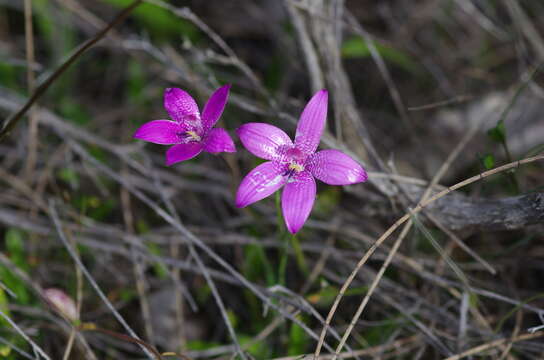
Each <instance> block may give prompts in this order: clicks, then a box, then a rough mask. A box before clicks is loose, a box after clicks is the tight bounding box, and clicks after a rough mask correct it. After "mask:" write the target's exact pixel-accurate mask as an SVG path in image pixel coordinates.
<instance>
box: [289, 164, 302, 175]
mask: <svg viewBox="0 0 544 360" xmlns="http://www.w3.org/2000/svg"><path fill="white" fill-rule="evenodd" d="M289 170H290V171H294V172H297V173H299V172H301V171H302V170H304V165H302V164H299V163H297V162H292V163H290V164H289Z"/></svg>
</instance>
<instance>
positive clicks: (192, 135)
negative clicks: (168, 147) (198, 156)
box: [177, 130, 202, 144]
mask: <svg viewBox="0 0 544 360" xmlns="http://www.w3.org/2000/svg"><path fill="white" fill-rule="evenodd" d="M177 136H178V138H179V139H180V141H181V142H182V143H183V144H186V143H191V142H200V141H202V137H201V136H200V135H199V134H198V133H197V132H196V131H193V130H187V131H180V132H178V133H177Z"/></svg>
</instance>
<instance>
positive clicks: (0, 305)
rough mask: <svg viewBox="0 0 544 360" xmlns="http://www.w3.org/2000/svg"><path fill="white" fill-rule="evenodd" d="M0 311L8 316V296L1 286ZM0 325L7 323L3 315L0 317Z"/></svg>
mask: <svg viewBox="0 0 544 360" xmlns="http://www.w3.org/2000/svg"><path fill="white" fill-rule="evenodd" d="M0 311H2V312H3V313H4V314H6V315H7V316H9V307H8V297H7V295H6V292H5V291H4V289H2V288H0ZM0 325H8V323H7V321H6V320H5V319H4V318H3V317H2V318H0ZM0 328H1V326H0Z"/></svg>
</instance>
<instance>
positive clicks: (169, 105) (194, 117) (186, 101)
mask: <svg viewBox="0 0 544 360" xmlns="http://www.w3.org/2000/svg"><path fill="white" fill-rule="evenodd" d="M164 108H165V109H166V111H167V112H168V114H169V115H170V118H172V120H174V121H177V122H185V121H190V122H195V121H198V122H200V112H199V111H198V106H197V105H196V102H195V99H193V98H192V96H191V95H189V94H188V93H187V92H185V91H183V90H181V89H178V88H168V89H166V90H164Z"/></svg>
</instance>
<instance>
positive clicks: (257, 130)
mask: <svg viewBox="0 0 544 360" xmlns="http://www.w3.org/2000/svg"><path fill="white" fill-rule="evenodd" d="M236 133H237V134H238V137H239V138H240V141H241V142H242V144H243V145H244V146H245V148H246V149H247V150H248V151H249V152H250V153H252V154H253V155H255V156H257V157H260V158H261V159H266V160H277V159H279V157H280V156H281V153H282V148H286V147H289V148H290V147H292V146H293V143H292V142H291V139H290V138H289V136H288V135H287V134H286V133H285V132H283V130H281V129H279V128H277V127H275V126H274V125H270V124H265V123H248V124H244V125H242V126H240V127H239V128H238V129H237V130H236Z"/></svg>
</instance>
